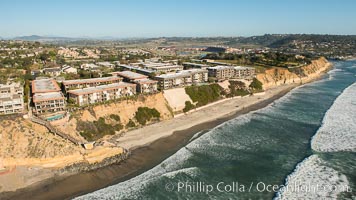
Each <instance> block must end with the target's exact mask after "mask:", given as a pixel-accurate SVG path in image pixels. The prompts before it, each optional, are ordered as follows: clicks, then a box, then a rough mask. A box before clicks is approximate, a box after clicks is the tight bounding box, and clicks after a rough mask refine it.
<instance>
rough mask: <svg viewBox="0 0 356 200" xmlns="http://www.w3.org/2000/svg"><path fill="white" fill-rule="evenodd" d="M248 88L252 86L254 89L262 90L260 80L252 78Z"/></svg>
mask: <svg viewBox="0 0 356 200" xmlns="http://www.w3.org/2000/svg"><path fill="white" fill-rule="evenodd" d="M250 88H252V89H253V90H254V91H262V83H261V81H259V80H257V78H253V81H252V83H251V84H250Z"/></svg>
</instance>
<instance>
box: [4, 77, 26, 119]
mask: <svg viewBox="0 0 356 200" xmlns="http://www.w3.org/2000/svg"><path fill="white" fill-rule="evenodd" d="M23 108H24V103H23V87H22V85H21V84H20V83H11V84H0V114H13V113H20V112H22V111H23Z"/></svg>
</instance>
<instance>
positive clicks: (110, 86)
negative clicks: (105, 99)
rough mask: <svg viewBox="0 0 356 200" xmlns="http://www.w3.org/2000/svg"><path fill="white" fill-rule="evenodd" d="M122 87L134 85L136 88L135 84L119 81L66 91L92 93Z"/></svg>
mask: <svg viewBox="0 0 356 200" xmlns="http://www.w3.org/2000/svg"><path fill="white" fill-rule="evenodd" d="M124 87H135V88H136V85H135V84H132V83H125V82H120V83H112V84H108V85H99V86H96V87H88V88H83V89H76V90H69V91H68V93H71V94H75V95H84V94H92V93H97V92H103V91H107V90H112V89H117V88H124Z"/></svg>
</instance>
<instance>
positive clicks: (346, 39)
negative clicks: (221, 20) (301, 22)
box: [225, 34, 356, 48]
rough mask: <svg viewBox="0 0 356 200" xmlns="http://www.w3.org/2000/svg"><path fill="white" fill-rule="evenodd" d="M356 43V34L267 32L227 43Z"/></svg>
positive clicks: (282, 45) (271, 46)
mask: <svg viewBox="0 0 356 200" xmlns="http://www.w3.org/2000/svg"><path fill="white" fill-rule="evenodd" d="M300 41H309V42H313V43H322V42H325V43H335V42H338V43H343V44H355V41H356V35H317V34H265V35H261V36H251V37H244V38H238V39H231V40H230V41H228V42H226V43H225V45H231V46H233V45H240V44H254V45H260V46H264V47H270V48H280V47H287V46H290V45H291V44H293V43H295V42H300Z"/></svg>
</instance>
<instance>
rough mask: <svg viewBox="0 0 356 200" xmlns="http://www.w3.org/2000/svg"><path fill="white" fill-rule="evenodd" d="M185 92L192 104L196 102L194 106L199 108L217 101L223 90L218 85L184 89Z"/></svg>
mask: <svg viewBox="0 0 356 200" xmlns="http://www.w3.org/2000/svg"><path fill="white" fill-rule="evenodd" d="M185 91H186V93H187V94H188V95H189V97H190V98H191V99H192V100H193V102H194V103H195V102H197V104H196V106H197V107H200V106H204V105H206V104H208V103H211V102H214V101H217V100H219V99H220V98H221V92H222V91H223V89H222V88H221V87H220V86H219V85H218V84H211V85H202V86H190V87H186V88H185Z"/></svg>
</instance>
